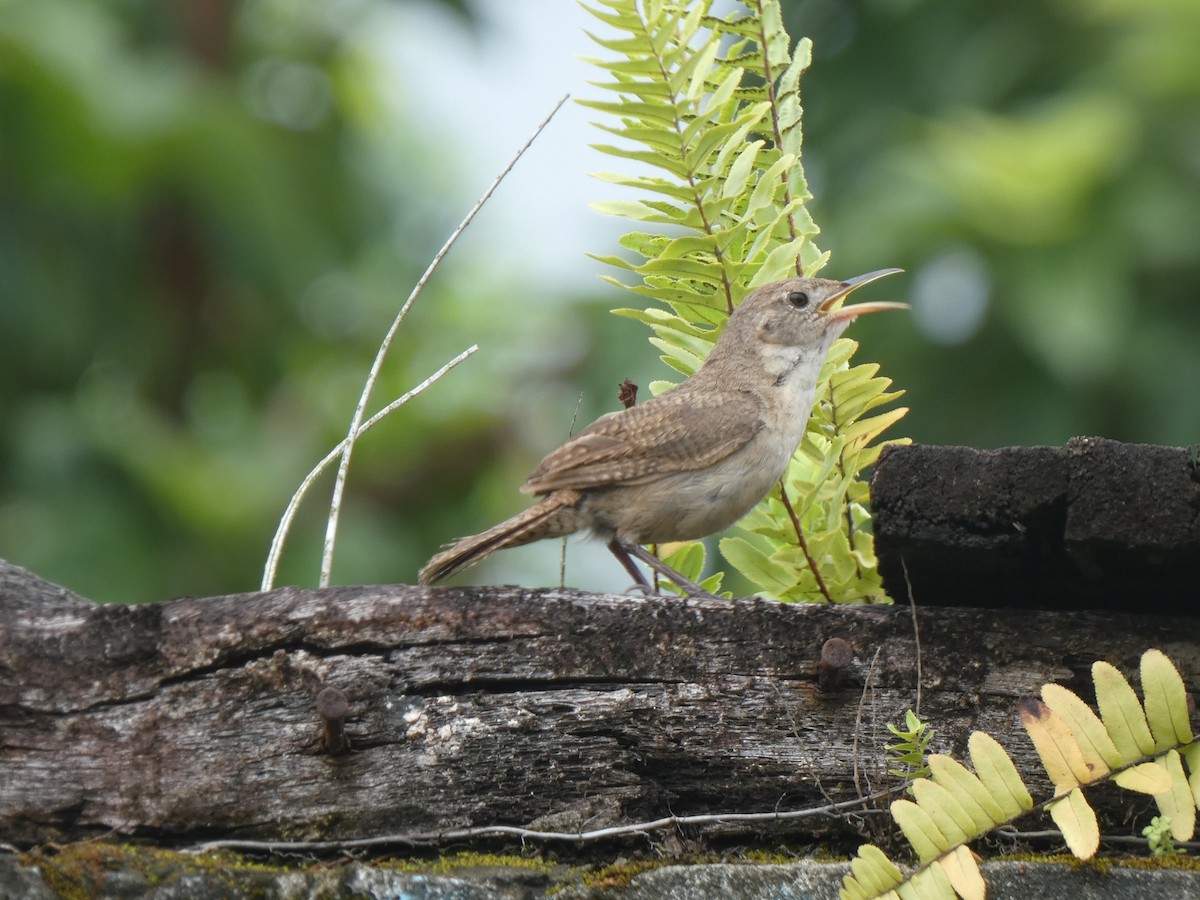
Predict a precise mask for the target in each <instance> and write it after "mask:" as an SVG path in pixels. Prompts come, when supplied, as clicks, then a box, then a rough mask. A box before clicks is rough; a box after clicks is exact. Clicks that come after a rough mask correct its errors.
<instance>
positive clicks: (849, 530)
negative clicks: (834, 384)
mask: <svg viewBox="0 0 1200 900" xmlns="http://www.w3.org/2000/svg"><path fill="white" fill-rule="evenodd" d="M828 392H829V421H830V422H832V423H833V433H834V434H841V432H842V423H841V422H839V421H838V408H837V401H836V400H835V399H834V397H833V390H832V388H829V390H828ZM836 465H837V471H838V476H839V478H841V479H842V480H845V478H846V445H845V444H842V449H841V451H840V452H839V453H838V457H837V463H836ZM842 515H843V516H845V517H846V540H848V541H849V542H850V546H851V547H853V546H854V532H855V530H856V529H855V527H854V516H853V515H851V513H850V502H849V498H846V501H845V502H843V503H842ZM854 571H855V572H856V573H858V577H859V578H860V579H861V578H862V577H863V570H862V564H861V563H860V562H859V560H858V557H857V556H855V557H854Z"/></svg>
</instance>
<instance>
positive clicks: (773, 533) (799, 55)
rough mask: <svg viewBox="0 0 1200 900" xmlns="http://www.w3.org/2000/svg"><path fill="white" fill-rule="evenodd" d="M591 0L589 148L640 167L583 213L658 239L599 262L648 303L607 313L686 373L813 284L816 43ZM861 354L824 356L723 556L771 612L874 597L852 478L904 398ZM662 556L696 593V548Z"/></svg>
mask: <svg viewBox="0 0 1200 900" xmlns="http://www.w3.org/2000/svg"><path fill="white" fill-rule="evenodd" d="M594 2H595V5H593V6H591V7H589V9H590V11H591V13H592V14H593V15H594V16H595V17H596V18H597V19H598V20H600V21H601V22H603V23H604V24H605V25H606V26H607V27H608V29H609V30H611V31H614V32H615V33H616V36H607V34H606V36H600V35H593V38H594V40H595V41H596V43H597V44H598V45H600V46H601V47H603V48H604V49H605V50H607V51H609V52H610V53H611V54H613V55H614V57H615V58H613V59H603V60H601V59H594V60H590V62H591V63H593V64H594V65H596V66H597V67H599V68H600V69H602V70H603V71H604V73H605V78H604V79H602V80H599V81H596V82H593V83H594V84H595V85H596V86H597V87H598V88H601V89H604V90H605V91H608V92H610V96H609V97H607V98H604V99H595V100H585V101H581V102H582V103H583V104H584V105H585V106H588V107H590V108H591V109H594V110H596V111H598V112H601V113H604V114H606V115H607V116H609V117H610V119H608V120H606V121H602V122H597V123H596V124H597V127H599V128H601V129H602V130H604V131H606V132H608V133H610V134H612V135H615V136H616V137H617V138H619V139H620V143H618V144H601V145H597V146H598V149H600V150H602V151H603V152H605V153H608V154H611V155H613V156H616V157H619V158H621V159H623V160H626V161H629V162H632V163H635V164H636V165H637V166H638V167H639V168H640V169H641V172H640V173H639V174H620V173H599V174H598V175H597V177H599V178H600V179H602V180H604V181H606V182H610V183H612V184H615V185H618V186H620V187H622V188H627V189H632V190H634V191H636V192H637V193H638V194H639V195H640V196H639V197H638V199H634V200H610V201H606V202H602V203H596V204H594V206H595V208H597V209H599V210H601V211H603V212H606V213H611V214H614V215H619V216H623V217H625V218H627V219H630V220H632V221H634V222H637V223H640V224H641V225H642V226H646V227H649V228H653V229H655V230H646V231H633V232H630V233H628V234H626V235H625V236H624V237H623V238H622V239H621V242H620V243H621V246H622V247H623V248H624V249H625V250H627V251H629V252H630V253H632V254H633V255H634V256H635V257H636V258H637V259H635V260H633V261H630V260H629V259H626V258H624V257H620V256H599V257H597V258H598V259H599V260H601V261H602V262H604V263H607V264H609V265H612V266H614V267H616V268H618V269H621V270H624V271H625V272H627V273H630V274H632V275H633V276H635V277H636V279H637V280H636V281H634V283H632V284H625V283H623V282H621V281H619V280H617V279H616V278H611V277H610V278H608V280H609V281H611V282H612V283H614V284H618V285H620V286H622V287H625V288H627V289H628V290H630V291H632V292H634V293H636V294H640V295H642V296H644V297H648V298H650V299H651V300H653V301H654V302H655V303H656V304H657V305H655V306H651V307H649V308H644V309H619V310H617V311H616V312H617V313H618V314H619V315H624V316H629V317H630V318H634V319H638V320H639V321H642V322H645V323H646V324H647V325H649V326H650V328H651V329H652V330H653V332H654V337H652V338H651V342H652V343H653V344H654V345H655V346H656V347H657V348H658V349H659V350H661V351H662V354H663V355H662V359H663V361H664V362H666V363H667V365H669V366H671V367H672V368H674V369H675V370H677V371H678V372H680V373H682V374H684V375H690V374H691V373H692V372H694V371H695V370H696V369H697V368H698V367H699V365H700V363H701V361H702V360H703V359H704V357H705V356H706V355H707V354H708V351H709V350H711V349H712V346H713V344H714V343H715V341H716V338H717V336H718V334H719V333H720V330H721V328H722V327H723V325H724V322H725V320H726V318H727V317H728V315H729V313H730V312H731V311H732V310H733V308H734V307H735V306H736V305H737V304H738V303H739V302H740V301H741V299H742V298H743V297H744V296H745V295H746V294H747V293H748V292H749V291H750V290H751V289H752V288H754V287H756V286H758V285H760V284H765V283H767V282H770V281H775V280H778V279H780V278H786V277H790V276H794V275H796V274H809V275H811V274H815V273H816V272H817V271H818V270H819V269H820V268H821V267H822V266H823V265H824V264H825V263H826V261H827V259H828V254H825V253H822V252H821V251H820V250H819V249H818V248H817V246H816V245H815V244H814V243H813V240H812V239H813V237H814V236H815V235H816V233H817V227H816V225H815V224H814V223H813V220H812V218H811V217H810V216H809V214H808V211H807V210H806V208H805V203H806V201H807V200H809V199H810V196H811V195H810V194H809V191H808V185H807V183H806V181H805V178H804V169H803V166H802V165H801V159H800V146H801V107H800V76H801V74H802V73H803V72H804V70H805V69H806V68H807V67H808V65H809V63H810V61H811V50H812V47H811V43H810V42H809V41H808V40H807V39H804V40H801V41H799V42H798V43H797V44H796V45H795V47H794V48H793V47H792V42H791V39H790V38H789V36H788V34H787V32H786V31H785V30H784V27H783V20H782V15H781V12H780V5H779V2H778V0H759V2H754V0H744V2H743V3H742V9H741V10H739V11H738V12H736V13H734V14H732V15H730V16H729V17H727V18H721V17H719V16H715V15H713V14H712V12H711V5H712V4H711V0H698V2H691V3H689V2H675V3H672V2H665V0H642V2H638V0H594ZM856 347H857V344H856V343H855V342H854V341H851V340H847V339H842V340H839V341H838V343H837V344H836V345H835V346H834V348H833V350H832V351H831V353H830V355H829V359H828V361H827V363H826V366H825V369H824V371H823V373H822V376H821V381H820V383H819V385H818V388H817V397H818V402H817V408H816V410H815V411H814V415H813V417H812V419H811V420H810V422H809V428H808V432H807V434H806V436H805V439H804V441H803V443H802V445H801V447H800V449H799V450H798V451H797V453H796V455H795V457H794V458H793V460H792V463H791V465H790V466H789V468H788V471H787V474H786V475H785V477H784V479H783V481H782V483H781V485H780V489H779V491H778V492H777V493H775V494H774V495H772V496H771V497H769V498H768V499H767V500H764V501H763V503H761V504H760V505H759V507H758V508H757V509H756V510H755V511H754V512H753V513H751V515H750V516H748V517H747V518H746V519H745V520H744V521H743V522H742V524H741V525H740V526H739V527H738V533H737V534H735V535H731V536H728V537H726V538H724V539H723V540H722V541H721V542H720V549H721V552H722V554H723V555H724V557H725V559H726V560H727V561H728V562H729V563H730V564H731V565H733V566H734V567H735V568H737V569H738V570H739V571H740V572H741V573H742V574H743V575H745V576H746V577H747V578H748V579H749V580H750V581H751V582H752V583H753V584H754V585H755V586H756V587H758V588H759V589H760V590H761V591H763V592H764V593H766V594H768V595H770V596H772V597H776V598H779V599H783V600H814V599H815V600H825V601H834V600H836V601H839V602H870V601H875V600H881V599H884V594H883V589H882V585H881V581H880V578H879V574H878V570H877V565H876V559H875V552H874V544H873V540H872V536H871V531H870V513H869V512H868V504H867V500H868V498H867V483H866V480H865V477H864V474H863V473H864V470H865V469H866V468H867V467H868V466H870V465H871V463H873V462H874V461H875V459H876V458H877V457H878V455H879V451H880V449H881V447H882V444H880V443H879V442H878V438H879V435H880V434H881V433H882V432H883V431H884V430H885V429H886V428H887V427H888V426H890V425H892V424H893V423H895V422H896V421H897V420H898V419H899V418H900V417H901V416H903V415H904V413H905V412H906V410H904V409H902V408H900V409H891V410H889V411H887V412H882V413H880V412H878V411H877V408H878V407H880V406H882V405H885V404H887V403H889V402H891V401H893V400H895V399H896V398H897V397H899V396H900V392H896V391H889V390H888V388H889V386H890V384H891V382H890V381H889V380H888V379H886V378H882V377H880V376H879V375H878V367H877V366H873V365H852V364H851V362H850V359H851V357H852V355H853V353H854V351H855V349H856ZM668 386H669V383H667V382H656V383H654V384H651V385H650V389H651V390H652V391H653V392H654V393H659V392H661V391H662V390H664V389H665V388H666V387H668ZM667 549H668V550H670V551H671V553H670V555H669V556H668V557H667V561H668V562H669V563H670V565H671V566H672V567H673V568H675V569H677V570H678V571H679V572H680V573H681V574H683V575H686V576H687V577H689V578H692V579H693V580H699V577H700V575H701V572H702V570H703V568H704V561H705V560H704V549H703V546H702V545H700V544H689V545H684V546H682V547H676V548H667ZM720 581H721V576H720V575H719V574H718V575H715V576H713V577H712V578H710V579H709V580H708V581H706V582H705V583H704V587H706V588H707V589H709V590H717V589H718V587H719V584H720Z"/></svg>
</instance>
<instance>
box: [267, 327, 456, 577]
mask: <svg viewBox="0 0 1200 900" xmlns="http://www.w3.org/2000/svg"><path fill="white" fill-rule="evenodd" d="M478 349H479V345H478V344H473V345H471V346H470V347H468V348H467V349H466V350H464V351H463V352H462V353H460V354H458V356H456V357H454V359H452V360H450V362H448V363H446V364H445V365H444V366H442V367H441V368H440V369H438V370H437V371H436V372H434V373H433V374H432V375H430V376H429V377H428V378H426V379H425V380H424V381H422V382H421V383H420V384H418V385H417V386H416V387H415V388H413V389H412V390H410V391H408V392H407V393H406V394H405V395H404V396H403V397H399V398H397V399H396V400H393V401H392V402H391V403H389V404H388V405H387V406H385V407H384V408H383V409H381V410H380V411H379V412H377V413H375V415H373V416H371V418H369V419H367V421H365V422H363V423H362V425H360V426H359V428H358V431H357V432H355V435H354V436H355V439H358V438H360V437H362V436H363V435H364V434H366V433H367V432H368V431H370V430H371V429H372V428H374V427H375V426H376V425H378V424H379V422H380V421H382V420H383V418H384V416H386V415H388V414H389V413H392V412H394V411H395V410H397V409H399V408H400V407H401V406H403V405H404V404H405V403H407V402H408V401H409V400H411V399H412V398H413V397H415V396H417V394H420V393H423V392H424V391H425V389H426V388H428V387H429V386H430V385H432V384H433V383H434V382H435V381H437V380H438V379H440V378H441V377H442V376H443V375H445V374H446V373H447V372H449V371H450V370H451V369H453V368H454V367H455V366H457V365H458V364H459V363H460V362H462V361H463V360H465V359H466V358H467V357H468V356H470V355H471V354H472V353H474V352H475V351H476V350H478ZM347 440H349V439H348V438H343V439H342V441H341V443H339V444H338V445H337V446H336V447H334V448H333V449H332V450H330V451H329V452H328V453H327V454H326V455H325V458H324V459H322V460H321V461H320V462H319V463H317V464H316V465H315V466H314V467H313V470H312V471H311V472H309V473H308V474H307V475H306V476H304V480H303V481H302V482H300V487H298V488H296V493H294V494H292V499H291V500H290V501H289V502H288V505H287V509H285V510H284V511H283V516H282V517H281V518H280V520H279V527H278V528H277V529H276V530H275V537H274V538H273V539H272V540H271V550H270V552H269V553H268V554H267V564H266V566H265V568H264V569H263V578H262V590H264V591H269V590H271V588H273V587H274V586H275V576H276V574H277V573H278V570H279V557H280V556H281V555H282V554H283V542H284V541H285V540H287V535H288V531H290V530H291V527H292V520H293V519H294V518H295V517H296V511H297V510H298V509H299V508H300V502H301V501H302V500H303V499H304V495H305V494H306V493H308V489H309V488H310V487H312V484H313V482H314V481H316V480H317V478H319V477H320V476H321V473H323V472H324V471H325V470H326V469H327V468H329V466H330V464H331V463H332V462H333V461H334V460H335V459H337V458H338V456H339V455H340V454H341V452H342V450H344V449H345V447H346V442H347Z"/></svg>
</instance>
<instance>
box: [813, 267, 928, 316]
mask: <svg viewBox="0 0 1200 900" xmlns="http://www.w3.org/2000/svg"><path fill="white" fill-rule="evenodd" d="M903 271H904V270H903V269H880V270H879V271H877V272H868V273H867V274H866V275H859V276H857V277H856V278H850V279H847V280H846V281H843V282H842V287H841V290H839V291H838V292H837V293H836V294H834V295H833V296H832V297H829V298H828V299H827V300H826V301H825V302H824V303H822V304H821V306H820V307H819V309H820V311H821V312H822V313H824V314H825V315H827V316H829V318H830V319H853V318H854V317H855V316H861V315H863V313H873V312H882V311H883V310H885V309H909V305H908V304H907V303H890V302H887V301H879V302H875V303H856V304H854V305H853V306H843V307H841V308H835V307H837V306H838V304H839V303H841V302H842V301H843V300H845V299H846V296H847V295H848V294H849V293H850V292H851V291H853V290H856V289H858V288H860V287H862V286H863V285H864V284H870V283H871V282H872V281H878V280H879V279H880V278H884V277H885V276H887V275H896V274H898V273H900V272H903Z"/></svg>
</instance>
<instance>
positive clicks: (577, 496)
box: [417, 490, 583, 584]
mask: <svg viewBox="0 0 1200 900" xmlns="http://www.w3.org/2000/svg"><path fill="white" fill-rule="evenodd" d="M582 499H583V495H582V494H581V493H579V491H571V490H561V491H554V492H553V493H551V494H548V495H546V496H545V497H543V498H542V499H541V500H540V501H538V502H537V503H536V504H535V505H533V506H531V507H530V508H529V509H527V510H525V512H523V513H520V514H519V515H515V516H513V517H512V518H511V519H505V520H504V521H503V522H501V523H500V524H499V525H495V526H493V527H492V528H489V529H488V530H487V531H485V532H483V533H482V534H476V535H473V536H472V537H465V538H461V539H459V540H457V541H455V542H454V543H453V544H449V545H447V547H446V548H445V549H444V550H442V552H441V553H439V554H437V555H436V556H435V557H434V558H433V559H431V560H430V561H429V562H427V563H426V564H425V566H424V568H422V569H421V573H420V575H418V576H417V578H418V580H419V581H420V583H421V584H433V583H434V582H435V581H441V580H442V579H443V578H449V577H450V576H451V575H453V574H454V573H455V572H458V571H460V570H462V569H465V568H467V566H473V565H475V563H477V562H479V561H480V560H482V559H483V558H484V557H487V556H491V555H492V554H493V553H495V552H496V551H497V550H504V549H507V548H508V547H520V546H521V545H522V544H531V543H533V542H534V541H540V540H542V538H554V537H565V536H566V535H568V534H574V533H575V532H576V531H578V530H579V529H580V527H582V525H583V523H582V522H581V521H580V519H579V503H580V501H581V500H582Z"/></svg>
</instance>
